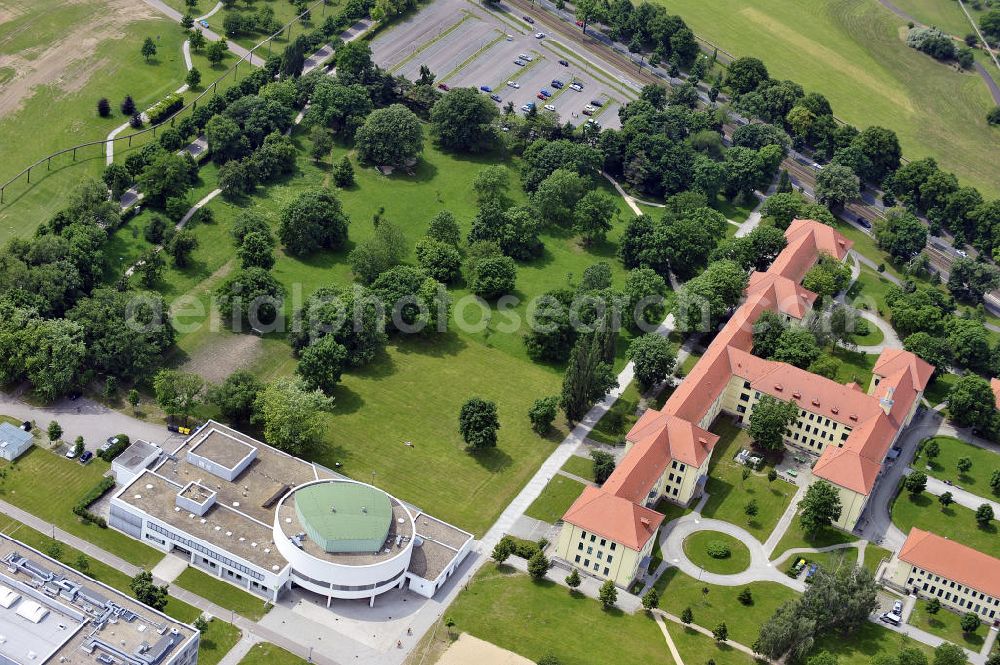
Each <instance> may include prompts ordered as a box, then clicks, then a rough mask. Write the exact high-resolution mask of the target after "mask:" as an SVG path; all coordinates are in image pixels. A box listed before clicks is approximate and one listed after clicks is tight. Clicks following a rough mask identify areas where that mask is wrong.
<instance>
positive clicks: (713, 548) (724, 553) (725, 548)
mask: <svg viewBox="0 0 1000 665" xmlns="http://www.w3.org/2000/svg"><path fill="white" fill-rule="evenodd" d="M706 551H707V552H708V556H710V557H712V558H713V559H728V558H729V557H730V555H732V553H733V552H732V550H731V549H729V544H728V543H725V542H723V541H721V540H713V541H711V542H709V543H708V547H707V548H706Z"/></svg>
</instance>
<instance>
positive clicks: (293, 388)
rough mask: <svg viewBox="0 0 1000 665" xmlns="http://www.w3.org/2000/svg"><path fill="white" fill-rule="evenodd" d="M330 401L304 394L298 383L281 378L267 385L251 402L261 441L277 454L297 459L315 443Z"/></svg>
mask: <svg viewBox="0 0 1000 665" xmlns="http://www.w3.org/2000/svg"><path fill="white" fill-rule="evenodd" d="M332 406H333V400H331V399H330V398H329V397H327V396H325V395H324V394H323V393H322V392H321V391H319V390H312V391H310V390H308V389H306V388H305V386H303V384H302V382H301V381H300V380H299V379H291V378H282V379H278V380H277V381H274V382H273V383H270V384H268V385H267V387H266V388H264V390H262V391H261V392H260V394H258V395H257V399H256V401H255V402H254V417H253V421H254V422H255V423H260V424H261V425H262V426H263V429H264V439H265V440H266V441H267V442H268V443H269V444H271V445H272V446H274V447H275V448H278V449H279V450H283V451H284V452H286V453H289V454H292V455H298V456H301V455H303V454H305V453H307V452H309V451H310V450H312V449H313V448H315V446H316V445H317V444H318V443H319V441H320V437H321V436H322V434H323V423H322V421H321V416H322V413H323V412H324V411H327V410H329V409H330V408H331V407H332Z"/></svg>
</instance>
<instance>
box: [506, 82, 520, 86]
mask: <svg viewBox="0 0 1000 665" xmlns="http://www.w3.org/2000/svg"><path fill="white" fill-rule="evenodd" d="M507 87H508V88H520V87H521V84H520V83H518V82H517V81H507Z"/></svg>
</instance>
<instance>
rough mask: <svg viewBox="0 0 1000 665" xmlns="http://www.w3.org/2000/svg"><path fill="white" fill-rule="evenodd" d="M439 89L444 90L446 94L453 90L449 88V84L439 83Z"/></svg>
mask: <svg viewBox="0 0 1000 665" xmlns="http://www.w3.org/2000/svg"><path fill="white" fill-rule="evenodd" d="M438 87H439V88H441V89H442V90H444V91H445V92H448V91H449V90H451V88H449V87H448V84H447V83H438Z"/></svg>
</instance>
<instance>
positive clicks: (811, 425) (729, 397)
mask: <svg viewBox="0 0 1000 665" xmlns="http://www.w3.org/2000/svg"><path fill="white" fill-rule="evenodd" d="M762 394H763V393H761V392H759V391H756V390H753V389H751V388H748V387H747V386H746V380H745V379H743V378H742V377H738V376H734V377H733V378H732V379H730V380H729V384H728V385H727V386H726V390H725V393H724V398H723V401H722V405H723V410H724V411H726V412H727V413H731V414H733V415H735V416H737V417H742V418H743V422H744V423H747V422H749V420H750V414H752V413H753V410H754V408H756V406H757V403H758V402H759V401H760V397H761V395H762ZM743 396H746V399H743ZM792 397H793V395H791V394H790V395H788V396H783V397H780V398H779V399H786V400H787V399H791V398H792ZM741 408H742V411H741ZM851 431H852V428H851V427H849V426H848V425H844V424H842V423H839V422H837V421H835V420H833V419H832V418H829V417H827V416H821V415H819V414H817V413H815V412H813V411H810V410H808V409H807V408H800V409H799V417H798V419H796V421H795V422H794V423H793V424H792V426H791V427H789V428H788V434H787V435H786V436H785V443H787V444H789V445H791V446H795V447H797V448H801V449H803V450H805V451H807V452H810V453H813V454H816V455H818V454H819V453H821V452H822V451H823V449H824V448H825V447H826V446H829V445H838V444H840V443H842V442H843V441H844V439H845V437H844V435H845V434H850V433H851Z"/></svg>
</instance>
